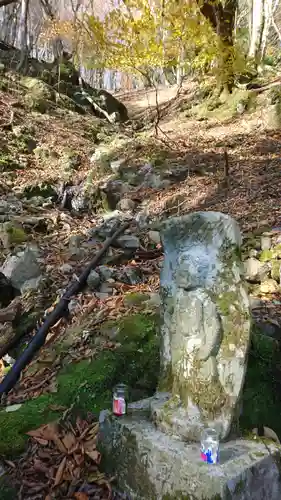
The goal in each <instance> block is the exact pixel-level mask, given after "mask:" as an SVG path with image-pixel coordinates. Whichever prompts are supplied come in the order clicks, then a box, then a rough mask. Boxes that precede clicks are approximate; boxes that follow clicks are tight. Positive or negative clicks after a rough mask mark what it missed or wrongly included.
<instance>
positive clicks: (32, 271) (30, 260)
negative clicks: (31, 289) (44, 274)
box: [1, 249, 41, 290]
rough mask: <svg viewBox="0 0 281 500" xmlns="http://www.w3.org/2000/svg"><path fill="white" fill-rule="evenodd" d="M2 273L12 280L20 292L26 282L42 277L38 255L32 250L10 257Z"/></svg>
mask: <svg viewBox="0 0 281 500" xmlns="http://www.w3.org/2000/svg"><path fill="white" fill-rule="evenodd" d="M1 271H2V272H3V274H5V276H7V277H8V278H10V279H11V282H12V285H13V286H14V287H15V288H17V289H18V290H20V289H21V287H22V286H23V285H24V283H25V282H26V281H28V280H31V279H32V278H38V277H39V276H40V275H41V269H40V267H39V264H38V260H37V255H36V254H35V253H34V252H33V251H32V250H30V249H27V250H25V251H23V252H20V253H18V254H16V255H12V256H11V257H8V258H7V259H6V260H5V262H4V264H3V266H2V268H1Z"/></svg>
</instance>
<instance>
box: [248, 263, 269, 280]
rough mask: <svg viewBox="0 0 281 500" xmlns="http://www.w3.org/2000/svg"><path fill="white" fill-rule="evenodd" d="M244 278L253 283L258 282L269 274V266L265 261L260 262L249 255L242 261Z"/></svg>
mask: <svg viewBox="0 0 281 500" xmlns="http://www.w3.org/2000/svg"><path fill="white" fill-rule="evenodd" d="M244 269H245V278H246V280H249V281H252V282H253V283H260V282H261V281H263V280H264V279H266V277H267V276H268V275H269V272H270V266H269V265H268V264H267V263H265V262H260V261H259V260H258V259H255V258H254V257H250V258H249V259H247V260H245V262H244Z"/></svg>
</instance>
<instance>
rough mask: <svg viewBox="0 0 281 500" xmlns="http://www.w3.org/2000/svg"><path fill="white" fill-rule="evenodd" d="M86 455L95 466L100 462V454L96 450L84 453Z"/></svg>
mask: <svg viewBox="0 0 281 500" xmlns="http://www.w3.org/2000/svg"><path fill="white" fill-rule="evenodd" d="M86 455H88V457H90V458H91V459H92V460H93V461H94V462H95V463H96V464H99V463H100V461H101V454H100V452H99V451H98V450H92V451H86Z"/></svg>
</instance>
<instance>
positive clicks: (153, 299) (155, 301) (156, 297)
mask: <svg viewBox="0 0 281 500" xmlns="http://www.w3.org/2000/svg"><path fill="white" fill-rule="evenodd" d="M148 305H151V306H156V307H159V306H160V305H161V297H160V294H159V293H155V292H151V293H150V294H149V300H148Z"/></svg>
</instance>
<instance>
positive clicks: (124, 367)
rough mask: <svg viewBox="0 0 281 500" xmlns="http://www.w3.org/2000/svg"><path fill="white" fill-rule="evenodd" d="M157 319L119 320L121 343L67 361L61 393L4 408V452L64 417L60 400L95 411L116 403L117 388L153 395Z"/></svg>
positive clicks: (0, 440)
mask: <svg viewBox="0 0 281 500" xmlns="http://www.w3.org/2000/svg"><path fill="white" fill-rule="evenodd" d="M157 332H158V318H156V317H152V316H146V315H143V314H136V315H133V316H130V317H126V318H123V319H122V320H120V321H118V334H117V337H116V340H117V342H118V347H117V348H116V349H115V350H113V351H111V350H105V351H102V352H100V353H99V354H98V355H97V357H96V358H95V359H94V360H92V361H88V360H84V361H81V362H79V363H72V364H69V365H68V366H65V367H64V368H63V369H62V370H61V372H60V373H59V375H58V379H57V383H58V390H57V392H56V393H52V394H44V395H42V396H40V397H39V398H37V399H35V400H30V401H28V402H26V403H25V404H23V405H22V407H21V408H20V409H18V410H17V411H14V412H9V413H7V412H5V411H2V412H0V429H1V430H0V454H2V455H6V456H13V455H16V454H18V453H20V452H21V451H22V449H23V447H24V445H25V442H26V439H27V436H26V435H25V433H26V432H27V431H28V430H30V429H32V428H36V427H38V426H39V425H41V424H43V423H47V422H50V421H52V420H56V419H57V418H59V416H60V414H59V413H58V412H57V411H54V408H55V406H56V405H60V406H65V407H70V406H71V405H72V404H73V403H74V405H75V410H78V411H79V412H81V413H82V414H83V412H87V411H91V412H93V413H94V414H96V415H98V413H99V412H100V411H101V410H102V409H107V408H111V404H112V390H113V387H114V386H115V385H116V384H117V383H120V382H123V383H126V384H128V386H129V389H130V399H131V400H136V399H139V398H142V397H146V396H150V395H152V394H153V393H154V391H155V390H156V386H157V381H158V374H159V337H158V333H157Z"/></svg>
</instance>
